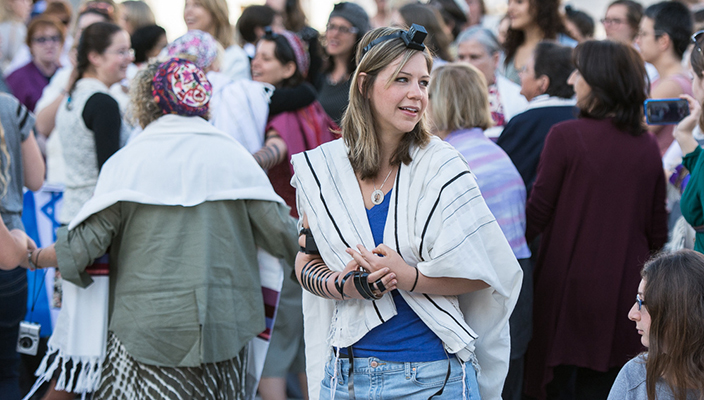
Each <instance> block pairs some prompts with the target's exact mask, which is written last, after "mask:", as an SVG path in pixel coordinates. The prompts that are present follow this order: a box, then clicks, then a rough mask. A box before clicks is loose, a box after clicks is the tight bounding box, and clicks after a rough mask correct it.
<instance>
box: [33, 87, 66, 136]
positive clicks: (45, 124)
mask: <svg viewBox="0 0 704 400" xmlns="http://www.w3.org/2000/svg"><path fill="white" fill-rule="evenodd" d="M64 96H65V95H64V94H63V93H62V94H61V95H59V96H58V97H56V100H54V101H52V102H51V103H49V105H48V106H46V107H44V108H43V109H42V110H41V111H39V112H38V113H37V119H36V122H35V123H34V129H35V130H36V131H37V132H39V133H41V134H42V135H44V136H46V137H49V135H50V134H51V131H53V130H54V126H55V124H56V113H57V112H58V111H59V106H60V105H61V102H62V101H63V99H64Z"/></svg>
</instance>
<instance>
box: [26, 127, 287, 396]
mask: <svg viewBox="0 0 704 400" xmlns="http://www.w3.org/2000/svg"><path fill="white" fill-rule="evenodd" d="M204 160H207V161H206V162H204ZM241 199H250V200H267V201H274V202H278V203H281V204H285V202H284V201H283V199H281V197H279V196H278V195H277V194H276V192H274V189H273V187H272V186H271V183H270V182H269V179H268V178H267V176H266V174H265V173H264V171H263V170H262V169H261V168H260V167H259V165H258V164H257V163H256V161H254V158H252V156H251V154H250V153H249V152H248V151H247V150H246V149H245V148H244V147H242V145H241V144H239V143H238V142H237V141H236V140H234V139H233V138H231V137H230V136H228V135H227V134H225V133H223V132H222V131H220V130H218V129H216V128H215V127H213V126H212V125H210V124H209V123H208V122H207V121H205V120H204V119H202V118H199V117H183V116H178V115H165V116H163V117H161V118H159V119H158V120H156V121H154V122H152V123H151V124H149V125H148V126H147V127H146V128H145V129H144V131H143V132H142V133H141V134H140V135H139V136H137V137H136V138H135V139H134V140H133V141H131V142H130V143H129V144H128V145H127V146H125V147H124V148H122V149H121V150H119V151H118V152H117V153H115V154H114V155H113V156H112V157H110V159H108V161H107V162H106V163H105V164H104V165H103V168H102V169H101V171H100V176H99V177H98V182H97V185H96V187H95V191H94V194H93V197H92V198H91V199H90V200H89V201H88V202H86V203H85V204H84V205H83V208H81V210H80V211H79V212H78V214H77V215H76V217H75V218H74V219H73V220H71V223H70V224H69V229H74V228H75V227H76V226H78V225H79V224H80V223H81V222H83V221H84V220H86V219H87V218H88V217H90V216H91V215H93V214H95V213H98V212H100V211H102V210H104V209H106V208H108V207H110V206H111V205H113V204H115V203H117V202H120V201H130V202H135V203H141V204H151V205H164V206H184V207H190V206H196V205H198V204H201V203H203V202H206V201H218V200H241ZM259 251H260V254H259V261H260V268H266V269H268V270H269V271H271V270H273V269H275V270H277V271H278V270H280V265H279V262H278V259H275V258H273V257H272V256H271V255H269V254H261V253H262V252H263V250H261V249H260V250H259ZM267 256H268V257H267ZM263 261H265V262H268V263H269V264H270V265H266V266H263V265H262V264H261V263H262V262H263ZM108 291H109V278H108V277H107V276H94V277H93V283H92V284H91V285H90V286H88V287H87V288H80V287H78V286H75V285H73V284H71V283H70V282H64V307H63V308H62V310H61V312H60V314H59V317H58V319H57V323H56V328H55V330H54V334H53V335H52V336H51V338H50V339H49V343H48V347H49V349H48V351H47V355H46V356H45V357H44V359H43V360H42V363H41V364H40V366H39V368H38V369H37V371H36V373H35V375H36V376H38V377H39V378H38V379H37V381H36V382H35V385H34V388H33V389H32V391H31V392H30V393H29V394H28V395H27V396H26V397H25V399H29V398H30V397H31V395H32V394H33V393H34V391H36V390H37V389H38V388H39V386H41V384H42V383H43V382H45V381H49V380H50V379H51V377H52V375H53V374H54V371H56V370H57V368H59V366H61V367H62V369H63V370H67V367H68V364H67V363H68V361H72V363H73V368H72V369H71V370H70V371H69V377H70V379H66V374H61V376H60V378H59V380H58V381H57V385H56V389H57V390H66V391H69V392H74V393H83V395H84V396H85V393H87V392H92V391H95V390H96V389H97V388H98V385H99V384H100V378H101V366H102V362H103V360H104V358H105V346H106V340H107V312H108ZM53 355H56V357H53ZM52 357H53V362H52V363H51V364H48V360H49V359H50V358H52ZM79 362H80V363H81V364H82V365H83V368H82V369H81V370H80V372H79V371H77V368H76V366H77V364H78V363H79ZM59 364H61V365H59ZM77 373H78V375H77V376H76V374H77ZM258 373H259V374H261V371H258ZM255 378H258V377H256V376H255Z"/></svg>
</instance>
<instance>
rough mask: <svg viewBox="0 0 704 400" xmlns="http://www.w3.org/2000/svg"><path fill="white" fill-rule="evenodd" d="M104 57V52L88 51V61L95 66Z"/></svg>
mask: <svg viewBox="0 0 704 400" xmlns="http://www.w3.org/2000/svg"><path fill="white" fill-rule="evenodd" d="M102 59H103V56H102V54H99V53H98V52H97V51H91V52H89V53H88V61H89V62H90V63H91V64H92V65H94V66H98V65H99V64H100V62H101V61H102Z"/></svg>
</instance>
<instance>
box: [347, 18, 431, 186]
mask: <svg viewBox="0 0 704 400" xmlns="http://www.w3.org/2000/svg"><path fill="white" fill-rule="evenodd" d="M399 31H401V29H398V28H377V29H373V30H371V31H369V32H368V33H367V34H366V35H364V37H363V38H362V41H361V42H360V43H359V45H358V46H357V69H356V70H355V71H354V74H352V82H351V84H350V102H349V105H348V106H347V110H346V111H345V114H344V115H343V117H342V122H341V123H340V127H341V129H342V139H343V140H344V141H345V144H346V145H347V148H348V149H349V150H348V151H349V154H348V157H349V160H350V163H351V164H352V169H353V170H354V171H355V172H356V173H358V174H359V175H360V177H361V178H362V179H367V178H373V177H375V176H376V175H377V174H378V173H379V169H380V167H381V152H380V149H379V148H380V144H379V137H378V136H377V134H376V127H375V125H374V114H373V113H372V106H371V101H370V99H369V93H371V91H372V88H373V87H374V82H376V78H377V76H378V75H379V73H380V72H381V71H382V70H383V69H384V68H386V67H387V66H389V64H391V63H392V62H393V61H394V60H396V59H397V58H399V57H402V59H401V63H400V64H399V66H398V67H397V68H396V71H395V72H394V74H393V75H392V76H391V79H390V81H389V82H392V81H393V80H394V79H396V76H397V75H398V73H399V72H400V71H401V69H402V68H403V67H404V66H405V65H406V63H407V62H408V60H410V59H411V57H413V56H414V55H415V54H416V53H418V51H419V50H412V49H409V48H408V47H406V45H405V44H404V43H403V40H401V38H396V39H390V40H386V41H383V42H381V43H379V44H377V45H375V46H374V47H372V48H371V49H370V50H369V51H368V52H367V53H366V54H362V49H364V47H365V46H366V45H368V44H369V43H371V42H372V41H373V40H374V39H377V38H380V37H382V36H386V35H390V34H393V33H396V32H399ZM422 54H423V55H424V56H425V60H426V63H427V66H428V71H430V70H432V69H433V68H432V67H433V59H432V57H430V54H429V53H428V51H427V50H423V52H422ZM362 72H364V73H365V74H367V75H366V78H365V79H364V80H363V81H362V83H361V87H360V82H359V74H360V73H362ZM429 141H430V131H429V129H428V127H427V125H426V117H425V115H423V116H422V117H421V119H420V122H418V124H416V126H415V127H414V128H413V130H411V131H410V132H408V133H406V134H405V135H404V136H403V138H402V139H401V142H400V143H399V146H398V148H397V149H396V152H394V154H393V155H392V157H391V165H398V164H400V163H404V164H408V163H410V162H411V161H412V158H411V147H413V146H425V145H427V144H428V142H429Z"/></svg>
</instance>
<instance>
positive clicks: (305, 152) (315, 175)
mask: <svg viewBox="0 0 704 400" xmlns="http://www.w3.org/2000/svg"><path fill="white" fill-rule="evenodd" d="M303 155H304V156H305V157H306V163H308V168H309V169H310V172H311V173H312V174H313V179H315V183H316V184H317V185H318V191H319V192H320V201H322V202H323V206H325V211H326V212H327V213H328V218H330V222H332V225H333V226H334V227H335V230H336V231H337V234H338V235H339V236H340V240H342V243H344V244H345V246H347V247H348V248H351V247H352V246H350V245H349V244H348V243H347V241H346V240H345V238H344V237H343V236H342V232H341V231H340V228H339V227H338V226H337V222H335V218H333V217H332V213H331V212H330V209H329V208H328V203H327V202H326V201H325V198H324V197H323V188H322V186H321V185H320V180H319V179H318V175H317V174H316V173H315V170H314V169H313V165H312V164H311V162H310V158H308V152H307V151H304V152H303ZM372 305H373V306H374V311H376V316H377V317H379V320H380V321H381V323H382V324H383V323H384V322H386V321H384V318H383V317H382V316H381V312H380V311H379V307H377V305H376V301H372Z"/></svg>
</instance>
